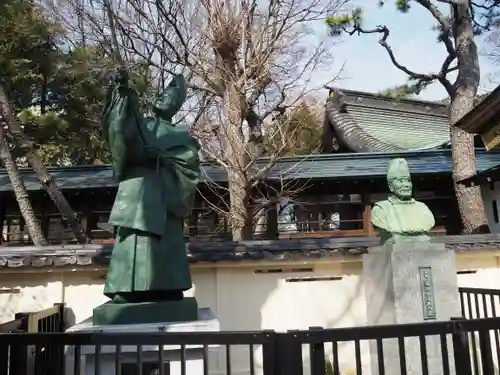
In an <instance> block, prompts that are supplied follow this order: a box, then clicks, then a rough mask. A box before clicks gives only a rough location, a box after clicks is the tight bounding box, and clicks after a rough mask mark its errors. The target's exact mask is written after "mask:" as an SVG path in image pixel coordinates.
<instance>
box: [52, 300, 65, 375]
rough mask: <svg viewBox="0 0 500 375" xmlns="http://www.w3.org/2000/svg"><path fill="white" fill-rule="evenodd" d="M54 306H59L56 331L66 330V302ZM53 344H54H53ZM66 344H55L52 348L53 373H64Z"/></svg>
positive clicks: (59, 374) (55, 374) (60, 374)
mask: <svg viewBox="0 0 500 375" xmlns="http://www.w3.org/2000/svg"><path fill="white" fill-rule="evenodd" d="M54 307H57V308H58V312H57V315H56V316H55V323H56V324H55V327H54V331H56V332H64V331H65V329H66V319H65V304H64V303H56V304H54ZM51 346H52V345H51ZM64 349H65V348H64V345H61V344H53V346H52V348H51V353H52V358H51V361H52V366H53V367H52V371H53V372H52V373H53V375H63V374H64V369H65V356H64Z"/></svg>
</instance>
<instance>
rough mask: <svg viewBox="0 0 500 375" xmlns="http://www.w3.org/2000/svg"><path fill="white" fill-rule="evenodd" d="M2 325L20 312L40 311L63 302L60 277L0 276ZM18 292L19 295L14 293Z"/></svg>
mask: <svg viewBox="0 0 500 375" xmlns="http://www.w3.org/2000/svg"><path fill="white" fill-rule="evenodd" d="M0 290H3V291H4V292H2V293H1V294H0V323H3V322H7V321H10V320H13V319H14V315H15V314H16V313H19V312H32V311H40V310H44V309H47V308H49V307H52V306H54V304H55V303H59V302H61V301H62V300H63V284H62V282H61V279H60V275H57V274H52V273H44V274H40V273H35V274H29V273H18V274H0ZM16 290H18V291H19V293H15V292H14V291H16Z"/></svg>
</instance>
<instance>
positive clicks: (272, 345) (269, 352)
mask: <svg viewBox="0 0 500 375" xmlns="http://www.w3.org/2000/svg"><path fill="white" fill-rule="evenodd" d="M264 332H265V333H266V335H267V336H268V340H266V341H265V342H264V344H262V370H263V373H264V375H278V374H279V372H276V370H277V368H278V366H277V362H276V332H275V331H271V330H270V331H264ZM250 365H251V366H253V365H254V364H253V363H251V364H250Z"/></svg>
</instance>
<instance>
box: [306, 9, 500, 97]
mask: <svg viewBox="0 0 500 375" xmlns="http://www.w3.org/2000/svg"><path fill="white" fill-rule="evenodd" d="M377 3H378V1H376V0H355V1H354V3H351V4H352V5H353V6H361V7H362V8H363V27H365V28H372V27H375V26H377V25H386V26H387V27H388V28H389V30H390V31H391V34H390V36H389V38H388V39H387V41H388V43H389V45H390V46H391V47H392V49H393V51H394V54H395V56H396V58H397V59H398V61H399V62H400V63H401V64H402V65H405V66H407V67H408V68H409V69H410V70H413V71H416V72H422V73H429V72H436V71H439V68H440V66H441V63H442V61H443V59H444V58H445V56H446V51H445V48H444V45H443V44H442V43H437V41H436V32H435V31H433V30H432V27H433V25H434V22H433V20H434V19H433V18H432V16H431V15H430V14H429V13H428V12H427V11H426V10H425V9H424V8H422V7H421V6H419V5H418V4H415V5H413V7H412V9H411V10H410V12H408V13H406V14H403V13H401V12H399V11H398V10H397V9H396V7H395V6H394V5H393V2H391V1H388V2H387V4H386V5H385V6H384V7H382V8H380V7H379V6H378V5H377ZM444 10H446V8H445V9H444ZM319 27H321V28H322V26H319ZM319 33H326V31H323V30H321V31H319ZM378 39H379V35H377V34H364V35H363V34H361V35H359V36H358V35H357V34H356V35H353V36H347V35H346V36H344V37H342V38H341V40H340V41H339V42H338V44H336V45H335V46H334V47H333V52H334V66H333V70H334V72H338V71H339V70H340V69H341V68H342V66H343V71H342V74H341V80H339V81H337V82H336V84H335V86H337V87H340V88H344V89H350V90H359V91H367V92H378V91H380V90H384V89H387V88H390V87H394V86H396V85H399V84H402V83H405V82H406V77H407V76H406V75H405V74H404V73H403V72H401V71H399V70H398V69H397V68H396V67H394V66H393V65H392V63H391V61H390V60H389V57H388V55H387V52H386V50H385V49H384V48H383V47H382V46H381V45H379V44H378ZM476 42H477V43H478V48H479V51H480V52H481V50H483V49H484V46H485V43H484V42H483V41H482V40H481V38H477V40H476ZM480 67H481V87H480V93H482V92H485V91H488V90H491V89H493V88H495V87H496V85H495V83H494V82H493V80H492V77H491V76H492V73H494V72H496V71H498V70H500V69H497V68H495V64H494V63H493V62H492V61H491V60H490V59H489V58H487V57H485V56H481V57H480ZM323 77H324V76H323ZM320 79H321V77H320V76H319V75H318V77H317V78H316V77H314V81H316V80H320ZM323 79H324V78H323ZM446 96H447V94H446V92H445V90H444V89H443V88H442V86H441V85H440V84H438V83H437V84H433V85H431V86H429V87H428V88H427V89H426V90H424V91H423V92H422V93H421V94H420V95H419V99H424V100H439V99H443V98H445V97H446Z"/></svg>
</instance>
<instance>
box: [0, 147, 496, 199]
mask: <svg viewBox="0 0 500 375" xmlns="http://www.w3.org/2000/svg"><path fill="white" fill-rule="evenodd" d="M396 157H404V158H406V160H408V164H409V166H410V170H411V172H412V173H413V174H414V175H428V174H436V173H439V174H450V173H451V150H449V149H441V150H425V151H407V152H397V153H359V154H356V153H347V154H329V155H325V154H317V155H308V156H298V157H297V156H294V157H285V158H282V159H281V160H280V161H279V162H278V163H277V164H276V165H275V166H274V167H273V168H271V170H270V171H269V173H268V175H267V178H268V179H269V180H273V179H274V180H277V179H288V180H290V179H306V180H309V179H347V178H355V179H369V178H383V177H385V174H386V171H387V164H388V162H389V160H390V159H392V158H396ZM258 164H259V163H258ZM260 164H261V165H265V164H266V159H262V161H261V162H260ZM497 164H500V151H498V152H488V153H487V152H485V151H484V150H482V149H477V150H476V167H477V170H478V171H483V170H486V169H488V168H491V167H493V166H495V165H497ZM202 170H203V171H202V178H201V181H202V182H206V181H207V180H211V181H216V182H225V181H227V177H226V173H225V172H224V170H223V169H222V168H221V167H220V166H218V165H215V164H208V163H205V164H203V165H202ZM49 171H50V174H51V175H52V176H53V177H54V178H55V179H56V182H57V184H58V186H59V187H60V188H61V189H90V188H97V187H114V186H116V183H115V182H114V181H113V178H112V176H113V173H112V170H111V166H109V165H91V166H77V167H62V168H49ZM21 174H22V176H23V179H24V182H25V184H26V188H27V189H28V190H30V191H33V190H39V189H40V188H41V187H40V184H39V183H38V180H37V178H36V175H35V173H34V172H33V170H31V169H22V170H21ZM11 189H12V187H11V184H10V180H9V177H8V175H7V173H6V172H5V170H0V191H11Z"/></svg>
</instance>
